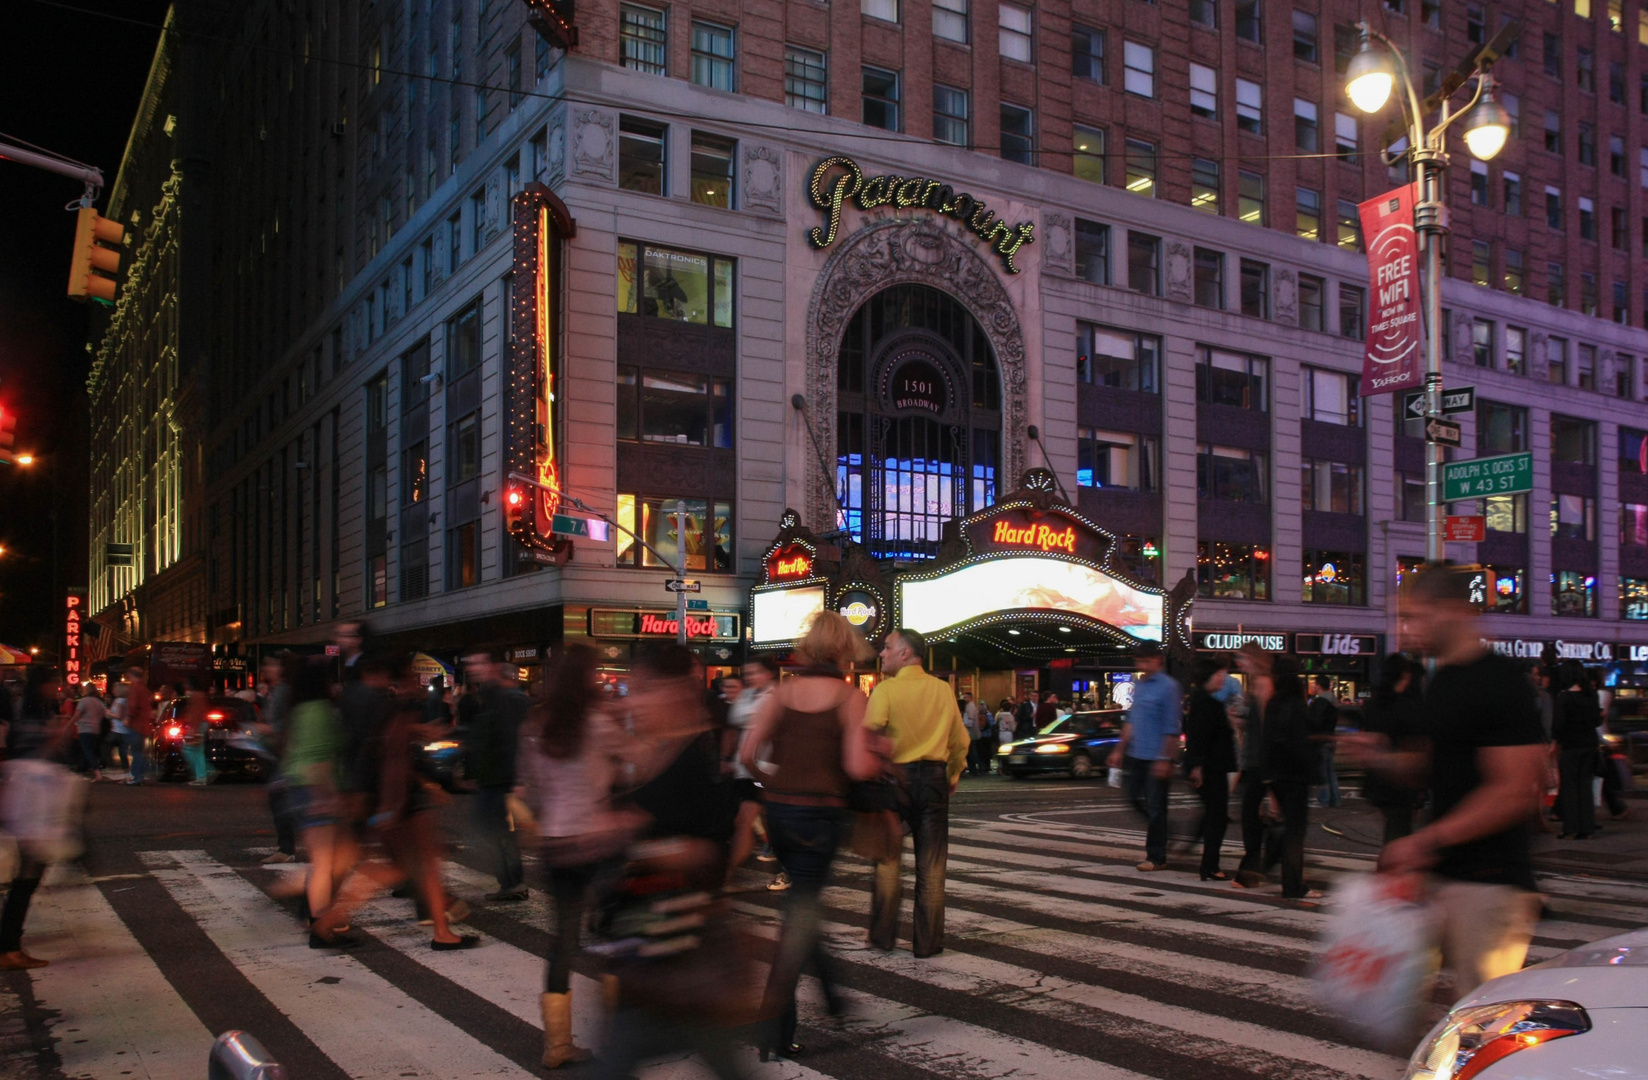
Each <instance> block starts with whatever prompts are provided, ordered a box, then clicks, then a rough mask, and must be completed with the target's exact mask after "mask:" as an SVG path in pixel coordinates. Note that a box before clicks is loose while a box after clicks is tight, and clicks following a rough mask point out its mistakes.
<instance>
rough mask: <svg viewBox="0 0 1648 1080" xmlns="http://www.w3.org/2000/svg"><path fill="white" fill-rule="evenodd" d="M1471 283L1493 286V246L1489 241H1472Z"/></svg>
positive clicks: (1484, 286)
mask: <svg viewBox="0 0 1648 1080" xmlns="http://www.w3.org/2000/svg"><path fill="white" fill-rule="evenodd" d="M1471 283H1472V284H1473V285H1481V286H1482V287H1483V288H1491V287H1492V286H1493V244H1492V243H1490V242H1489V241H1487V240H1472V241H1471Z"/></svg>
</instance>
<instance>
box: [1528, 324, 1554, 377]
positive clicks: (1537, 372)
mask: <svg viewBox="0 0 1648 1080" xmlns="http://www.w3.org/2000/svg"><path fill="white" fill-rule="evenodd" d="M1528 349H1529V351H1530V352H1531V353H1532V355H1531V356H1529V357H1528V375H1529V377H1530V378H1532V379H1533V380H1534V381H1535V382H1549V381H1550V380H1551V358H1550V356H1549V354H1547V353H1546V351H1545V331H1543V330H1535V331H1534V332H1533V333H1532V334H1531V335H1529V337H1528Z"/></svg>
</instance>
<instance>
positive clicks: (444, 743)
mask: <svg viewBox="0 0 1648 1080" xmlns="http://www.w3.org/2000/svg"><path fill="white" fill-rule="evenodd" d="M468 733H469V732H468V729H467V728H463V727H454V728H452V729H451V731H450V733H448V734H444V735H442V736H440V737H439V738H437V739H432V740H430V741H429V742H426V743H424V744H423V745H421V746H420V747H418V772H419V773H420V774H422V775H423V776H425V777H427V778H428V779H430V780H433V781H435V782H436V783H437V784H439V785H441V787H443V788H445V789H446V790H448V791H451V792H458V791H463V790H465V785H464V743H465V742H466V740H467V736H468Z"/></svg>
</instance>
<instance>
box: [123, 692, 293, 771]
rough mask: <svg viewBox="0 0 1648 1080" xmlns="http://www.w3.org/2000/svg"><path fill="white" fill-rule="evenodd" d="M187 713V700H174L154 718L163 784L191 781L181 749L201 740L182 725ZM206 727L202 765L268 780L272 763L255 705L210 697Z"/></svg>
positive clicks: (158, 768) (157, 761) (157, 765)
mask: <svg viewBox="0 0 1648 1080" xmlns="http://www.w3.org/2000/svg"><path fill="white" fill-rule="evenodd" d="M188 710H189V702H188V699H186V698H178V699H176V700H174V701H168V702H166V703H165V704H163V705H162V706H161V707H160V710H159V712H158V713H157V714H156V722H155V735H154V750H153V753H154V762H155V771H156V775H158V776H159V777H160V779H162V780H169V779H173V778H174V777H180V778H183V779H187V778H188V776H189V764H188V759H187V756H186V754H185V752H184V747H185V745H192V743H193V741H194V740H195V739H196V738H197V737H199V736H198V733H197V732H194V731H191V730H189V725H188V724H187V723H186V722H185V718H186V717H187V715H188ZM206 723H207V728H206V734H205V740H206V760H207V762H208V763H210V765H211V766H212V768H214V769H216V770H217V771H218V772H220V773H224V774H227V775H235V776H243V777H245V778H246V779H248V780H263V779H266V778H267V777H268V775H269V773H270V772H272V771H273V770H274V766H275V759H274V757H273V756H272V755H271V754H270V753H269V752H268V751H267V750H265V749H264V748H263V743H262V739H261V737H260V734H259V733H260V731H261V729H262V726H263V717H262V715H261V714H260V713H259V712H258V707H257V706H256V705H254V704H252V703H251V702H250V701H242V700H241V699H240V698H233V697H214V698H208V699H207V702H206Z"/></svg>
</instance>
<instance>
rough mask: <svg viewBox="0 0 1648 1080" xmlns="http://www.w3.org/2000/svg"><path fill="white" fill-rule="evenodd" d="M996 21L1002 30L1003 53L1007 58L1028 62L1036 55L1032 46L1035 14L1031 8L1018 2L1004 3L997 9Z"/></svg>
mask: <svg viewBox="0 0 1648 1080" xmlns="http://www.w3.org/2000/svg"><path fill="white" fill-rule="evenodd" d="M997 12H998V14H997V18H996V21H997V22H998V23H999V24H1000V30H1001V36H1000V41H1001V55H1002V58H1003V59H1006V60H1017V61H1019V62H1020V63H1023V64H1028V63H1030V62H1031V61H1032V60H1033V59H1034V56H1035V51H1034V49H1033V48H1032V41H1033V37H1032V26H1033V21H1032V20H1033V16H1032V15H1031V13H1030V9H1029V8H1022V7H1019V6H1018V5H1017V4H1002V5H1001V7H999V8H998V9H997Z"/></svg>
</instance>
